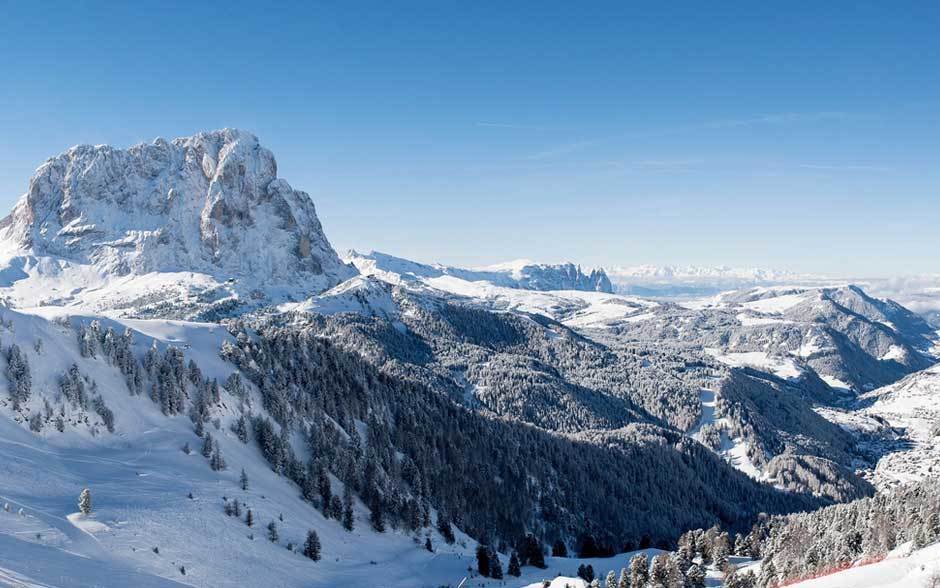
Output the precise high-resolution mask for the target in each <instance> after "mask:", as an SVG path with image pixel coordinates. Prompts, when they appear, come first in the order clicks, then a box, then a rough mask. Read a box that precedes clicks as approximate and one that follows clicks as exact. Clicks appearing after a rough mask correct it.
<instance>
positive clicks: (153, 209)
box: [0, 129, 354, 290]
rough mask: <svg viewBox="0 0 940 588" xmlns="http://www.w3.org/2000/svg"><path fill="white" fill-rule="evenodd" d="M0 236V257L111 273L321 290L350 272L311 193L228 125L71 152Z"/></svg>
mask: <svg viewBox="0 0 940 588" xmlns="http://www.w3.org/2000/svg"><path fill="white" fill-rule="evenodd" d="M0 239H2V240H3V241H4V242H5V245H6V246H5V249H6V250H7V251H8V252H19V253H22V254H31V255H35V256H53V257H59V258H62V259H65V260H68V261H70V262H74V263H80V264H91V265H93V266H95V267H96V268H97V269H99V270H101V271H103V272H104V273H106V274H111V275H127V274H132V273H133V274H144V273H149V272H171V271H197V272H202V273H207V274H210V275H214V276H217V277H224V278H226V279H228V278H235V277H240V276H252V277H264V278H266V279H268V280H274V281H286V280H288V279H293V278H294V277H295V276H298V275H300V276H302V277H304V278H306V280H305V281H307V282H308V283H309V284H310V285H311V286H312V287H313V288H314V289H317V290H322V289H325V288H327V287H330V286H332V285H335V284H336V283H338V282H339V281H342V280H343V279H346V278H348V277H350V276H351V275H353V273H354V272H353V271H352V270H351V269H350V268H348V267H345V266H344V265H343V264H342V263H341V262H340V261H339V258H338V257H337V255H336V253H335V252H334V251H333V248H332V247H331V246H330V244H329V242H328V241H327V240H326V237H325V236H324V234H323V229H322V227H321V226H320V221H319V220H318V219H317V215H316V211H315V208H314V205H313V202H312V201H311V200H310V198H309V196H307V194H305V193H304V192H300V191H297V190H294V189H292V188H291V186H290V184H288V183H287V182H286V181H285V180H283V179H280V178H278V177H277V164H276V162H275V160H274V155H273V154H272V153H271V152H270V151H268V150H267V149H265V148H263V147H262V146H261V145H260V143H259V142H258V139H257V137H255V136H254V135H252V134H251V133H248V132H245V131H240V130H234V129H223V130H220V131H213V132H207V133H199V134H197V135H194V136H192V137H185V138H180V139H175V140H173V141H166V140H164V139H156V140H155V141H153V142H152V143H149V144H139V145H135V146H133V147H130V148H129V149H116V148H114V147H110V146H106V145H104V146H94V147H92V146H88V145H80V146H77V147H72V148H71V149H69V150H68V151H66V152H64V153H62V154H60V155H58V156H56V157H53V158H52V159H49V160H48V161H46V162H45V163H44V164H43V165H42V166H40V167H39V169H38V170H37V171H36V174H35V175H34V176H33V178H32V179H31V180H30V183H29V190H28V191H27V193H26V194H25V195H24V196H23V197H22V198H21V199H20V201H19V202H18V203H17V205H16V207H15V208H14V210H13V212H12V214H11V215H10V216H8V217H7V218H6V219H4V220H3V221H2V224H0Z"/></svg>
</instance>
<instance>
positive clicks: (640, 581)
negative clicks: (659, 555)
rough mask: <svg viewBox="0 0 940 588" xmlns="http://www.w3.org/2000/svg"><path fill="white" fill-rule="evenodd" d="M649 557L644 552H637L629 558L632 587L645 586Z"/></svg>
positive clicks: (641, 587) (647, 576)
mask: <svg viewBox="0 0 940 588" xmlns="http://www.w3.org/2000/svg"><path fill="white" fill-rule="evenodd" d="M649 569H650V564H649V558H648V557H647V556H646V554H645V553H638V554H636V555H634V556H633V557H631V558H630V585H631V586H632V588H645V586H646V582H647V581H648V580H649Z"/></svg>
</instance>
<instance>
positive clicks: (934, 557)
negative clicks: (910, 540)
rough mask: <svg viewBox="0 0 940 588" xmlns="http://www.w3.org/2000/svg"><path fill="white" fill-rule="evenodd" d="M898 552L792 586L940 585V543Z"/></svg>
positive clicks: (885, 587) (880, 587)
mask: <svg viewBox="0 0 940 588" xmlns="http://www.w3.org/2000/svg"><path fill="white" fill-rule="evenodd" d="M909 548H910V545H905V546H903V547H901V548H898V549H896V550H895V551H893V552H892V553H890V554H889V555H888V557H886V558H885V559H884V560H882V561H880V562H877V563H873V564H870V565H865V566H859V567H853V568H849V569H847V570H844V571H841V572H838V573H835V574H831V575H828V576H823V577H821V578H816V579H813V580H806V581H804V582H798V583H796V584H790V586H792V587H793V588H922V587H923V588H933V587H934V586H937V585H938V582H940V543H935V544H933V545H929V546H927V547H925V548H923V549H919V550H917V551H914V552H910V553H909Z"/></svg>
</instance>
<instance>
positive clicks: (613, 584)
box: [604, 570, 617, 588]
mask: <svg viewBox="0 0 940 588" xmlns="http://www.w3.org/2000/svg"><path fill="white" fill-rule="evenodd" d="M604 588H617V573H616V572H615V571H613V570H610V571H609V572H607V579H606V580H605V581H604Z"/></svg>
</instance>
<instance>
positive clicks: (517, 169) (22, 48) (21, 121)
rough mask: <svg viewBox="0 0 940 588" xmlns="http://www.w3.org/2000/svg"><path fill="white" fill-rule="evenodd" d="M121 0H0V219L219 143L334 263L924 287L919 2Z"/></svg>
mask: <svg viewBox="0 0 940 588" xmlns="http://www.w3.org/2000/svg"><path fill="white" fill-rule="evenodd" d="M133 4H134V5H132V3H95V2H73V3H64V2H55V3H50V4H42V5H41V3H28V2H2V1H0V7H2V10H3V14H4V18H2V19H0V137H2V138H0V162H2V165H0V207H2V208H3V209H8V208H9V207H11V206H12V204H13V203H14V202H15V200H16V198H18V197H19V195H21V194H22V193H24V192H25V190H26V186H27V183H28V178H29V176H30V175H31V174H32V172H33V170H34V169H35V168H36V167H37V166H38V165H39V164H40V163H41V162H42V161H43V160H44V159H46V158H47V157H49V156H51V155H53V154H55V153H58V152H60V151H62V150H64V149H66V148H67V147H69V146H71V145H73V144H77V143H111V144H115V145H119V146H128V145H131V144H133V143H137V142H140V141H150V140H152V139H153V138H155V137H157V136H163V137H168V138H170V137H176V136H182V135H189V134H192V133H194V132H196V131H199V130H205V129H213V128H219V127H224V126H232V127H241V128H245V129H248V130H251V131H253V132H255V133H256V134H257V135H258V136H259V137H260V138H261V141H262V142H263V143H264V144H265V145H266V146H267V147H269V148H270V149H272V150H273V151H274V153H275V156H276V157H277V159H278V163H279V171H280V174H281V175H282V176H283V177H284V178H285V179H287V180H288V181H289V182H290V183H291V184H292V185H293V186H294V187H296V188H299V189H303V190H306V191H307V192H309V193H310V195H311V196H312V197H313V199H314V201H315V202H316V204H317V207H318V210H319V212H320V216H321V220H322V221H323V224H324V227H325V228H326V231H327V234H328V236H329V237H330V239H331V240H332V242H333V243H334V245H335V246H336V247H337V248H348V247H354V248H357V249H372V248H374V249H378V250H381V251H386V252H389V253H393V254H397V255H402V256H405V257H410V258H414V259H419V260H423V261H442V262H448V263H453V264H465V265H472V264H485V263H492V262H497V261H502V260H506V259H512V258H518V257H528V258H532V259H536V260H540V261H561V260H573V261H578V262H581V263H584V264H588V265H590V264H605V265H631V264H639V263H655V264H666V263H693V264H729V265H757V266H766V267H774V268H782V269H791V270H800V271H811V272H824V273H829V274H842V275H852V276H880V275H894V274H911V273H921V272H940V262H938V250H940V232H938V226H940V73H938V72H940V34H938V32H937V31H940V5H938V4H937V3H932V2H921V3H910V4H906V3H874V2H872V3H839V2H828V3H820V2H805V3H804V2H790V3H785V4H783V3H754V2H742V3H731V2H723V3H707V6H706V3H701V2H691V3H632V2H612V3H603V2H585V3H578V2H558V3H553V2H537V3H526V2H515V3H506V2H473V3H470V2H467V3H456V2H444V1H427V2H371V3H370V2H337V3H309V4H308V3H303V4H297V5H294V6H290V5H284V6H282V7H280V8H277V9H274V8H268V7H266V6H265V5H264V4H263V3H259V2H251V3H239V2H224V3H222V2H219V3H212V4H202V3H192V2H186V3H177V4H173V3H170V2H161V3H133ZM136 4H146V6H137V5H136ZM196 4H198V5H196ZM510 4H511V5H510ZM658 4H663V5H665V4H668V6H658Z"/></svg>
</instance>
